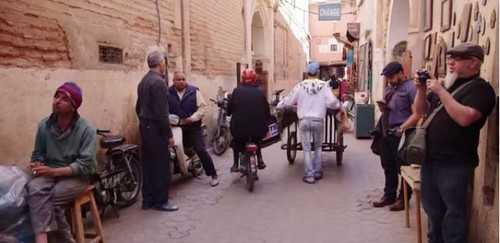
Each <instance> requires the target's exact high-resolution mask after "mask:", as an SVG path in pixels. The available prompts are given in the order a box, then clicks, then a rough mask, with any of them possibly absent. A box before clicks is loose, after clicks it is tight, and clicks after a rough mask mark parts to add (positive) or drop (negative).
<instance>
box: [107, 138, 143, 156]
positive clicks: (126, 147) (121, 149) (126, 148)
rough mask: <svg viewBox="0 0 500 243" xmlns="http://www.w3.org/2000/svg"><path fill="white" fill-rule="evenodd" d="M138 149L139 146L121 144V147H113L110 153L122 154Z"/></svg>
mask: <svg viewBox="0 0 500 243" xmlns="http://www.w3.org/2000/svg"><path fill="white" fill-rule="evenodd" d="M124 140H125V139H124ZM138 148H139V146H138V145H136V144H122V145H118V146H116V147H114V148H113V149H112V151H113V152H115V151H119V152H122V153H124V152H126V151H130V150H135V149H138Z"/></svg>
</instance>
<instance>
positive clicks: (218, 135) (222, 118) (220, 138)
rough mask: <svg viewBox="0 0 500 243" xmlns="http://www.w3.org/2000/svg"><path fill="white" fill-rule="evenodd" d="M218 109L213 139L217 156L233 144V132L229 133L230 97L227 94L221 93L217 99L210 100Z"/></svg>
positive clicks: (212, 142) (213, 146)
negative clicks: (228, 111) (228, 108)
mask: <svg viewBox="0 0 500 243" xmlns="http://www.w3.org/2000/svg"><path fill="white" fill-rule="evenodd" d="M210 101H212V102H213V103H214V104H215V105H217V107H218V112H217V124H216V128H215V133H214V136H213V137H212V141H211V144H212V148H213V152H214V154H216V155H222V154H223V153H224V152H226V150H227V148H228V147H229V144H230V142H231V132H230V131H229V118H228V115H227V106H228V103H229V97H228V94H227V93H226V92H219V95H217V97H216V99H215V100H214V99H210Z"/></svg>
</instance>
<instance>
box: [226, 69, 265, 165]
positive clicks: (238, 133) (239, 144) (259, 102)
mask: <svg viewBox="0 0 500 243" xmlns="http://www.w3.org/2000/svg"><path fill="white" fill-rule="evenodd" d="M241 76H242V85H241V86H239V87H237V88H236V89H235V90H234V91H233V93H232V95H231V99H230V100H229V104H228V114H229V115H231V128H230V129H231V135H232V136H233V141H232V146H233V156H234V164H233V167H232V168H231V172H238V171H239V169H238V161H239V153H241V152H242V151H243V149H244V147H245V144H246V143H247V142H254V143H257V144H259V142H260V141H261V140H262V138H264V137H265V136H266V134H267V130H268V126H267V121H268V120H269V118H270V116H271V115H270V112H269V104H268V103H267V100H266V97H265V95H264V93H263V92H262V90H260V89H259V87H258V84H257V81H256V73H255V71H254V70H253V69H245V70H243V72H242V75H241ZM257 157H258V168H259V169H264V168H265V167H266V165H265V163H264V161H263V160H262V152H261V149H260V147H259V148H258V150H257Z"/></svg>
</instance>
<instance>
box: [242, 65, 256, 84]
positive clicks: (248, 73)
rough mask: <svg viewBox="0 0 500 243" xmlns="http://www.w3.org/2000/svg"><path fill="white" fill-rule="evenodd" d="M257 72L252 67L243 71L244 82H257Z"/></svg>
mask: <svg viewBox="0 0 500 243" xmlns="http://www.w3.org/2000/svg"><path fill="white" fill-rule="evenodd" d="M256 80H257V73H255V70H253V69H251V68H247V69H245V70H243V72H241V82H242V83H244V84H256V83H257V82H256Z"/></svg>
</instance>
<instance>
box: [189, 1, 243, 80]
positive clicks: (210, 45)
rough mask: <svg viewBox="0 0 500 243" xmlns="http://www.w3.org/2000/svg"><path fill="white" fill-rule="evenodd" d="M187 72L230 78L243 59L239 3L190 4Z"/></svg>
mask: <svg viewBox="0 0 500 243" xmlns="http://www.w3.org/2000/svg"><path fill="white" fill-rule="evenodd" d="M190 3H191V4H190V6H189V7H190V18H191V19H190V20H191V22H190V26H191V69H192V71H193V72H198V73H202V74H205V75H209V76H211V75H234V72H235V67H236V63H237V62H240V60H241V58H242V57H243V55H244V51H245V50H244V35H245V33H244V24H243V15H242V7H243V6H242V1H237V0H231V1H217V0H191V1H190Z"/></svg>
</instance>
